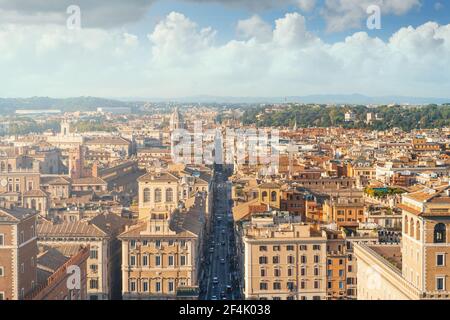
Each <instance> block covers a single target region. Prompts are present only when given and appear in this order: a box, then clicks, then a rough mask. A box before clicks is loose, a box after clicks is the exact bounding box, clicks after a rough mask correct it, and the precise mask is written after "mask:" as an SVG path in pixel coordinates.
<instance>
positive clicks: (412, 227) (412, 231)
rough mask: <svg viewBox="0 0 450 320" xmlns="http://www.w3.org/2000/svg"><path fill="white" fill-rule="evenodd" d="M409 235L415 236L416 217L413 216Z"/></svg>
mask: <svg viewBox="0 0 450 320" xmlns="http://www.w3.org/2000/svg"><path fill="white" fill-rule="evenodd" d="M409 235H410V236H411V237H413V238H414V219H413V218H411V223H410V224H409Z"/></svg>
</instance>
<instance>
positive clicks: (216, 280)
mask: <svg viewBox="0 0 450 320" xmlns="http://www.w3.org/2000/svg"><path fill="white" fill-rule="evenodd" d="M218 283H219V279H218V278H217V277H214V278H213V284H214V285H215V284H218Z"/></svg>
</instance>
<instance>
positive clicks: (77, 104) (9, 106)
mask: <svg viewBox="0 0 450 320" xmlns="http://www.w3.org/2000/svg"><path fill="white" fill-rule="evenodd" d="M135 105H136V104H135V103H133V102H124V101H118V100H111V99H103V98H95V97H79V98H66V99H55V98H49V97H32V98H6V99H5V98H0V112H2V113H14V112H15V111H16V110H17V109H29V110H36V109H59V110H61V111H63V112H69V111H92V110H96V109H97V108H106V107H111V108H114V107H132V106H135Z"/></svg>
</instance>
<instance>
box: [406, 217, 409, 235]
mask: <svg viewBox="0 0 450 320" xmlns="http://www.w3.org/2000/svg"><path fill="white" fill-rule="evenodd" d="M408 225H409V224H408V217H405V234H408V232H409V227H408Z"/></svg>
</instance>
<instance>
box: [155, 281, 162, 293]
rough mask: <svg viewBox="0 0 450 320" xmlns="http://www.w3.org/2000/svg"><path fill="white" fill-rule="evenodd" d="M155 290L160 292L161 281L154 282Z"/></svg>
mask: <svg viewBox="0 0 450 320" xmlns="http://www.w3.org/2000/svg"><path fill="white" fill-rule="evenodd" d="M155 291H156V292H161V282H159V281H158V282H156V283H155Z"/></svg>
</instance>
